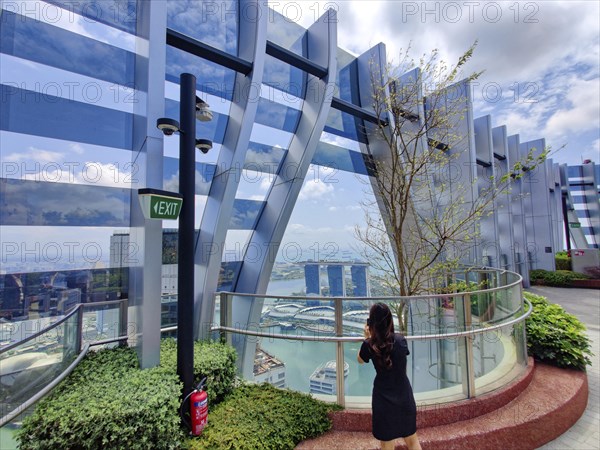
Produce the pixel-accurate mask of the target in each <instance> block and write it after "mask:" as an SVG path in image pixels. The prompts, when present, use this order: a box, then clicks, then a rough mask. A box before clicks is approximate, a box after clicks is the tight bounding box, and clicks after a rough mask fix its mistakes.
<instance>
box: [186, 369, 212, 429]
mask: <svg viewBox="0 0 600 450" xmlns="http://www.w3.org/2000/svg"><path fill="white" fill-rule="evenodd" d="M205 388H206V378H203V379H202V381H200V384H198V386H197V387H196V389H194V390H193V391H192V392H190V393H189V394H188V395H187V397H186V398H185V399H183V402H181V406H183V404H184V403H185V401H186V400H187V399H188V398H189V399H190V417H191V418H192V423H191V426H190V428H191V431H190V434H191V435H192V436H200V435H201V434H202V430H204V427H205V426H206V424H207V423H208V394H207V393H206V391H205V390H204V389H205Z"/></svg>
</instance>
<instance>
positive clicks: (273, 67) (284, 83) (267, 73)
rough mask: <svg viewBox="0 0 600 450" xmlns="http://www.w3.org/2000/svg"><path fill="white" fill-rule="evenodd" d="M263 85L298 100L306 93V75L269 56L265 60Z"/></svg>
mask: <svg viewBox="0 0 600 450" xmlns="http://www.w3.org/2000/svg"><path fill="white" fill-rule="evenodd" d="M263 83H264V84H266V85H268V86H273V87H274V88H277V89H279V90H281V91H284V92H287V93H289V94H292V95H293V96H295V97H298V98H304V93H305V92H306V74H305V73H304V72H303V71H302V70H300V69H297V68H295V67H293V66H290V65H289V64H286V63H284V62H281V61H279V60H278V59H275V58H273V57H272V56H269V55H267V56H266V58H265V69H264V74H263Z"/></svg>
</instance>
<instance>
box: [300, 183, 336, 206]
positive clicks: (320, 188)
mask: <svg viewBox="0 0 600 450" xmlns="http://www.w3.org/2000/svg"><path fill="white" fill-rule="evenodd" d="M333 191H334V189H333V185H332V184H329V183H324V182H323V181H320V180H308V181H307V182H306V183H304V186H303V187H302V190H301V191H300V195H299V196H298V200H300V201H303V200H319V199H322V198H323V197H325V196H327V195H329V194H332V193H333Z"/></svg>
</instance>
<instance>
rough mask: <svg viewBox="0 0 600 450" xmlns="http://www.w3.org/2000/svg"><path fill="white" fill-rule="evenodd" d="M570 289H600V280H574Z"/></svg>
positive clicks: (570, 284)
mask: <svg viewBox="0 0 600 450" xmlns="http://www.w3.org/2000/svg"><path fill="white" fill-rule="evenodd" d="M569 287H577V288H587V289H600V280H573V281H571V283H569Z"/></svg>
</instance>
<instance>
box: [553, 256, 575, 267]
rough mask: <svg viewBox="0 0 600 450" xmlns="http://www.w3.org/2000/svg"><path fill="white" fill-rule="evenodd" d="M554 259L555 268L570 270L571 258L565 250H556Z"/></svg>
mask: <svg viewBox="0 0 600 450" xmlns="http://www.w3.org/2000/svg"><path fill="white" fill-rule="evenodd" d="M554 260H555V261H556V270H572V269H571V258H570V257H569V255H568V254H567V252H556V254H555V255H554Z"/></svg>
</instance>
